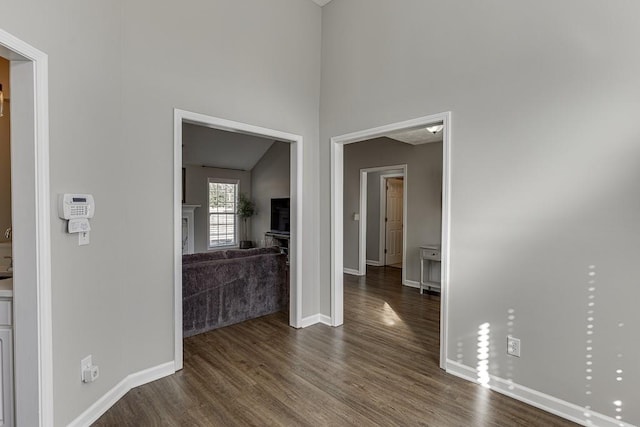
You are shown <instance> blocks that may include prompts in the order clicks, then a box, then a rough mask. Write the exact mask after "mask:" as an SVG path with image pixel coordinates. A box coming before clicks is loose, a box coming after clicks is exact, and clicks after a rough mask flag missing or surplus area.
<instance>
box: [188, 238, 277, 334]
mask: <svg viewBox="0 0 640 427" xmlns="http://www.w3.org/2000/svg"><path fill="white" fill-rule="evenodd" d="M287 278H288V275H287V264H286V256H285V255H283V254H281V253H280V251H279V250H278V249H277V248H259V249H230V250H226V251H216V252H209V253H199V254H193V255H183V256H182V327H183V336H184V337H189V336H192V335H196V334H200V333H202V332H206V331H210V330H212V329H217V328H221V327H223V326H228V325H232V324H234V323H239V322H242V321H244V320H248V319H253V318H256V317H260V316H264V315H266V314H271V313H275V312H278V311H281V310H288V306H289V283H288V280H287Z"/></svg>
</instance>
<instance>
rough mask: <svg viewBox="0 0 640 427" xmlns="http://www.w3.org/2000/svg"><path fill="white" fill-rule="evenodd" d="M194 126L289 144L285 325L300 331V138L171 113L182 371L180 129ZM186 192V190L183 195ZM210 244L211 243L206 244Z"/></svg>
mask: <svg viewBox="0 0 640 427" xmlns="http://www.w3.org/2000/svg"><path fill="white" fill-rule="evenodd" d="M190 125H196V126H200V127H206V128H210V129H213V130H217V131H226V132H232V133H237V134H243V135H248V136H253V137H259V138H265V139H269V140H272V141H278V142H279V143H287V144H289V146H290V148H289V153H290V182H289V192H290V205H289V206H290V213H289V215H290V218H289V224H290V225H289V228H290V231H289V236H288V237H289V239H288V241H287V246H288V247H287V253H288V256H289V274H288V276H289V325H290V326H292V327H294V328H300V327H302V269H301V268H300V262H301V260H302V213H303V212H302V177H303V169H302V168H303V164H302V150H303V142H302V141H303V139H302V136H299V135H295V134H290V133H285V132H281V131H277V130H273V129H267V128H262V127H258V126H253V125H249V124H246V123H240V122H234V121H231V120H226V119H221V118H216V117H211V116H207V115H204V114H199V113H193V112H189V111H184V110H178V109H176V110H174V316H175V326H174V342H175V354H174V358H175V360H174V363H175V369H176V370H180V369H182V367H183V324H182V323H183V318H182V253H183V214H182V208H183V169H182V168H183V152H182V151H183V129H184V127H185V126H190ZM188 191H189V190H188V189H187V192H188ZM210 242H211V241H210Z"/></svg>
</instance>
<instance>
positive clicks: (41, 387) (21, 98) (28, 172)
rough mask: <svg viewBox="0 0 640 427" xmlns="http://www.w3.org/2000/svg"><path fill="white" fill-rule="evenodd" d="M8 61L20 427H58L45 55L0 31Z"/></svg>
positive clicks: (1, 52) (0, 42) (0, 51)
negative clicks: (52, 307) (55, 389)
mask: <svg viewBox="0 0 640 427" xmlns="http://www.w3.org/2000/svg"><path fill="white" fill-rule="evenodd" d="M0 55H1V56H3V57H5V58H7V59H9V60H10V61H11V65H10V66H11V108H12V112H14V114H11V164H12V168H11V180H12V182H11V186H12V227H13V242H12V246H13V250H12V251H13V252H12V254H13V255H14V256H15V262H14V277H13V288H14V289H13V302H14V319H15V325H14V334H15V335H14V337H15V338H14V354H15V364H14V378H15V405H14V408H15V413H14V415H15V420H14V421H15V423H16V424H17V425H25V426H27V425H33V426H41V427H48V426H53V328H52V311H51V228H50V227H51V225H50V220H51V217H50V195H49V191H50V186H49V100H48V94H49V71H48V58H47V55H46V54H44V53H43V52H40V51H39V50H37V49H35V48H34V47H32V46H30V45H28V44H27V43H25V42H23V41H21V40H19V39H18V38H16V37H14V36H12V35H11V34H9V33H7V32H5V31H3V30H1V29H0Z"/></svg>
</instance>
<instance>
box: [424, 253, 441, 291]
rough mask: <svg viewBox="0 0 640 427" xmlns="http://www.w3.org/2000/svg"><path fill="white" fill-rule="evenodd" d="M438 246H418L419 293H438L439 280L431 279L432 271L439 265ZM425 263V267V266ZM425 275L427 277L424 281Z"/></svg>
mask: <svg viewBox="0 0 640 427" xmlns="http://www.w3.org/2000/svg"><path fill="white" fill-rule="evenodd" d="M440 259H441V257H440V245H424V246H420V293H423V292H424V290H425V289H427V290H429V291H435V292H440V280H439V279H438V280H434V279H432V278H431V277H432V275H433V273H432V270H434V267H436V264H440ZM425 262H426V266H425ZM425 273H426V275H427V277H426V279H425Z"/></svg>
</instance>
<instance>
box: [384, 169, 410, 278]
mask: <svg viewBox="0 0 640 427" xmlns="http://www.w3.org/2000/svg"><path fill="white" fill-rule="evenodd" d="M380 181H381V185H380V191H381V193H384V194H380V201H381V209H380V212H381V215H380V221H381V224H380V225H381V227H380V230H381V232H382V233H384V235H383V236H381V237H382V238H381V239H380V243H382V242H384V250H383V256H382V257H380V259H381V260H383V261H384V264H383V265H388V266H390V267H394V268H403V265H404V261H405V259H406V257H405V256H404V248H405V244H404V241H405V240H404V234H405V233H404V222H405V221H404V219H403V218H404V213H405V211H406V209H404V201H405V200H406V199H405V197H404V187H405V186H404V177H403V176H398V177H385V176H382V177H380ZM383 200H384V202H382V201H383Z"/></svg>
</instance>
